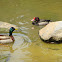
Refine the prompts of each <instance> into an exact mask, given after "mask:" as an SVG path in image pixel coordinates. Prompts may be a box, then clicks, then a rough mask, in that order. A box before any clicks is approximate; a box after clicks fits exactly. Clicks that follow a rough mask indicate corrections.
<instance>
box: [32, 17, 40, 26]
mask: <svg viewBox="0 0 62 62" xmlns="http://www.w3.org/2000/svg"><path fill="white" fill-rule="evenodd" d="M31 21H33V22H32V24H33V25H35V24H37V23H38V22H39V21H40V19H39V17H34V18H33V19H32V20H31Z"/></svg>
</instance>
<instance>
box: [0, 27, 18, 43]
mask: <svg viewBox="0 0 62 62" xmlns="http://www.w3.org/2000/svg"><path fill="white" fill-rule="evenodd" d="M14 30H17V29H15V28H14V27H11V28H10V29H9V35H0V43H11V42H14V37H13V35H12V32H13V31H14Z"/></svg>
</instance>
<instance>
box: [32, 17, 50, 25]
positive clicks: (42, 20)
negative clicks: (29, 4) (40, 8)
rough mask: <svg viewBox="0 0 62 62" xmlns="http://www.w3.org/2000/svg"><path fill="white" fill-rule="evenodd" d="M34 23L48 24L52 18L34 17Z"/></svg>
mask: <svg viewBox="0 0 62 62" xmlns="http://www.w3.org/2000/svg"><path fill="white" fill-rule="evenodd" d="M31 21H32V24H33V25H38V26H40V25H47V24H48V23H49V22H51V20H44V19H39V17H34V18H33V19H32V20H31Z"/></svg>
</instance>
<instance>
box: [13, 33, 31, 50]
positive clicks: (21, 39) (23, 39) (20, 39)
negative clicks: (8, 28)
mask: <svg viewBox="0 0 62 62" xmlns="http://www.w3.org/2000/svg"><path fill="white" fill-rule="evenodd" d="M13 35H14V38H15V42H14V44H13V48H14V49H16V48H18V47H20V46H21V48H22V46H23V45H24V47H27V46H28V44H29V43H30V42H31V40H30V39H29V37H28V36H26V35H24V34H20V33H14V34H13Z"/></svg>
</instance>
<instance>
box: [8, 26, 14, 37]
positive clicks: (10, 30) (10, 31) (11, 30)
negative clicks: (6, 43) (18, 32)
mask: <svg viewBox="0 0 62 62" xmlns="http://www.w3.org/2000/svg"><path fill="white" fill-rule="evenodd" d="M14 30H15V28H14V27H11V28H10V29H9V36H11V35H12V32H13V31H14Z"/></svg>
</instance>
